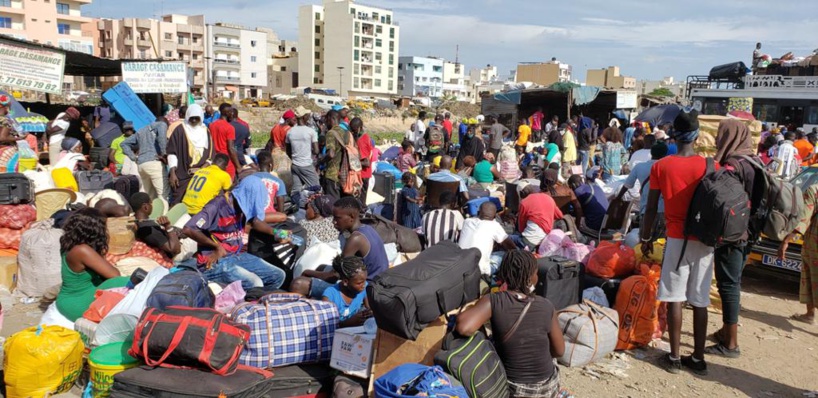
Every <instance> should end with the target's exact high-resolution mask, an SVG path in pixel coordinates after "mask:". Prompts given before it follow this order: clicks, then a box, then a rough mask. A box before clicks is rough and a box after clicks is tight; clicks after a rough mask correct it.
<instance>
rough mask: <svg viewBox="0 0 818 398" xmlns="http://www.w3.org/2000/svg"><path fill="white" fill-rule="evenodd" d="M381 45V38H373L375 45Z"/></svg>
mask: <svg viewBox="0 0 818 398" xmlns="http://www.w3.org/2000/svg"><path fill="white" fill-rule="evenodd" d="M382 46H383V42H381V39H375V47H382Z"/></svg>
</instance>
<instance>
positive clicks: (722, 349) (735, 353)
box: [704, 343, 741, 358]
mask: <svg viewBox="0 0 818 398" xmlns="http://www.w3.org/2000/svg"><path fill="white" fill-rule="evenodd" d="M704 353H705V354H709V355H718V356H722V357H725V358H738V357H740V356H741V349H739V348H738V347H736V348H734V349H732V350H731V349H729V348H727V346H726V345H724V344H722V343H718V344H716V345H711V346H710V347H707V348H705V349H704Z"/></svg>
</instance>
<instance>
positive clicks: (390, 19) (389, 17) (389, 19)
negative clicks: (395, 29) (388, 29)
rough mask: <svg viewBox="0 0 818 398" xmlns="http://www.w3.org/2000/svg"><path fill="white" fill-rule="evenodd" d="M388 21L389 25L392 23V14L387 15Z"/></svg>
mask: <svg viewBox="0 0 818 398" xmlns="http://www.w3.org/2000/svg"><path fill="white" fill-rule="evenodd" d="M386 23H387V24H388V25H392V16H391V15H387V16H386Z"/></svg>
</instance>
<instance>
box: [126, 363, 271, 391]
mask: <svg viewBox="0 0 818 398" xmlns="http://www.w3.org/2000/svg"><path fill="white" fill-rule="evenodd" d="M272 389H273V377H272V373H270V372H266V371H263V370H260V369H248V368H239V369H238V370H237V371H236V373H233V374H232V375H230V376H219V375H217V374H214V373H210V372H207V371H203V370H198V369H172V368H161V367H159V368H150V367H148V366H142V367H138V368H133V369H128V370H126V371H124V372H121V373H117V374H116V376H114V384H113V387H112V388H111V396H112V397H124V398H143V397H144V398H147V397H158V398H171V397H173V398H204V397H208V398H210V397H212V398H217V397H222V396H227V397H231V398H256V397H275V396H279V395H275V394H273V393H272Z"/></svg>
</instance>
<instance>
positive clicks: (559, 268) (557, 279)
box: [379, 256, 583, 325]
mask: <svg viewBox="0 0 818 398" xmlns="http://www.w3.org/2000/svg"><path fill="white" fill-rule="evenodd" d="M537 265H538V266H539V272H538V273H537V276H538V277H539V281H538V282H537V286H535V288H534V289H535V292H536V293H537V295H540V296H542V297H545V298H547V299H548V300H549V301H551V303H552V304H554V308H556V309H557V310H558V311H559V310H561V309H563V308H566V307H568V306H571V305H574V304H579V302H580V301H582V289H581V286H580V285H581V283H582V273H583V272H582V264H580V263H579V262H578V261H574V260H569V259H567V258H565V257H559V256H552V257H544V258H541V259H539V260H537ZM379 325H380V324H379Z"/></svg>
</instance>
